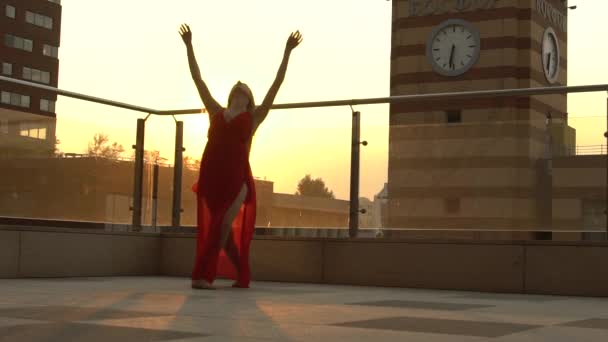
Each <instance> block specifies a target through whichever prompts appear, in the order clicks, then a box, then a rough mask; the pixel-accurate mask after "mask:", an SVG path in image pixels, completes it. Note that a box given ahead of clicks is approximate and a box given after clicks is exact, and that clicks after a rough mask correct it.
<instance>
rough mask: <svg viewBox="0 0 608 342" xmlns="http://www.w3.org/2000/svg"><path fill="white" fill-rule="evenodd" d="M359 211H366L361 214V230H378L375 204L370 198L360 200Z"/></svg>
mask: <svg viewBox="0 0 608 342" xmlns="http://www.w3.org/2000/svg"><path fill="white" fill-rule="evenodd" d="M359 210H365V212H360V213H359V228H378V226H375V225H374V216H375V212H374V202H372V201H370V200H369V199H368V198H365V197H360V198H359Z"/></svg>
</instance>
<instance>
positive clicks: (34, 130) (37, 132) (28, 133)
mask: <svg viewBox="0 0 608 342" xmlns="http://www.w3.org/2000/svg"><path fill="white" fill-rule="evenodd" d="M19 135H20V136H22V137H30V138H34V139H40V140H46V127H45V126H44V125H42V124H38V123H35V122H31V123H30V122H22V123H21V124H20V125H19Z"/></svg>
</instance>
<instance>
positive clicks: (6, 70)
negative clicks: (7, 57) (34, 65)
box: [2, 63, 13, 76]
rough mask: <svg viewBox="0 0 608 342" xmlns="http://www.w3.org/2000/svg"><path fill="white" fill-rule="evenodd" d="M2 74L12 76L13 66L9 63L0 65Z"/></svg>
mask: <svg viewBox="0 0 608 342" xmlns="http://www.w3.org/2000/svg"><path fill="white" fill-rule="evenodd" d="M2 74H3V75H8V76H11V75H12V74H13V65H12V64H10V63H2Z"/></svg>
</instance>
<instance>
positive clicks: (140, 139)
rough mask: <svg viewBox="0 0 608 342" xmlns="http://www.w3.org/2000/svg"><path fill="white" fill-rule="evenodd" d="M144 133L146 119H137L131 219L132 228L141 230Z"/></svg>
mask: <svg viewBox="0 0 608 342" xmlns="http://www.w3.org/2000/svg"><path fill="white" fill-rule="evenodd" d="M145 133H146V120H145V119H137V137H136V142H135V145H133V149H135V170H134V175H133V206H132V208H131V209H132V210H133V220H132V223H131V225H132V228H133V230H135V231H139V230H141V204H142V192H143V191H142V190H143V178H144V177H143V176H144V141H145Z"/></svg>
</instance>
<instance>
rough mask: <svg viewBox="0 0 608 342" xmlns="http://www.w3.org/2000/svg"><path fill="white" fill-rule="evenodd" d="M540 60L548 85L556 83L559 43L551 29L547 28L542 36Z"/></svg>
mask: <svg viewBox="0 0 608 342" xmlns="http://www.w3.org/2000/svg"><path fill="white" fill-rule="evenodd" d="M542 44H543V45H542V47H541V49H542V54H541V56H542V58H541V63H542V65H543V71H544V72H545V77H546V78H547V81H548V82H549V83H555V82H557V80H558V78H559V68H560V66H559V64H560V53H559V43H558V40H557V36H556V34H555V31H554V30H553V29H552V28H547V29H546V30H545V34H544V35H543V42H542Z"/></svg>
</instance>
